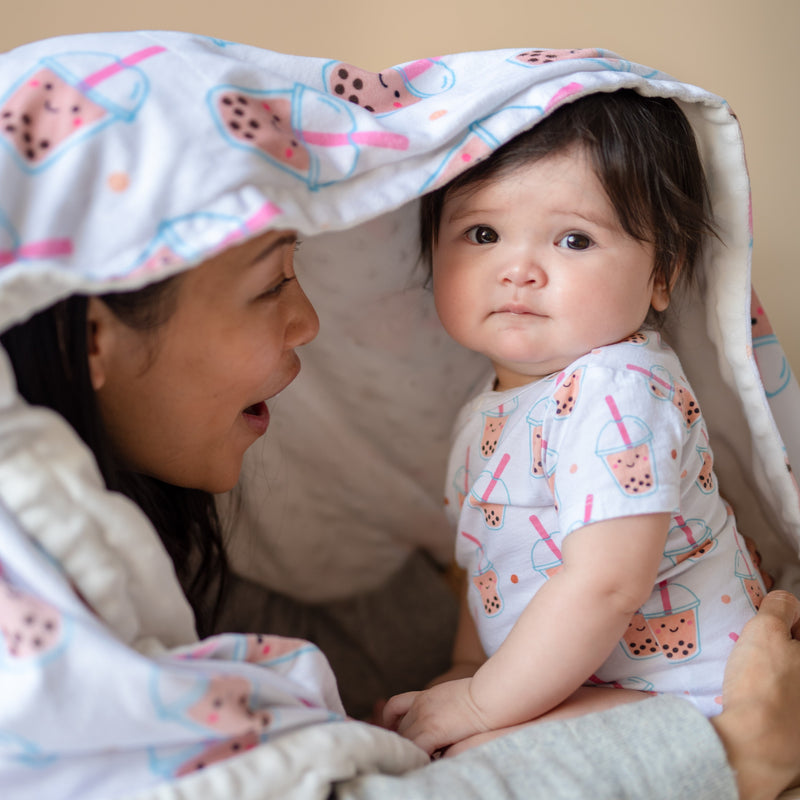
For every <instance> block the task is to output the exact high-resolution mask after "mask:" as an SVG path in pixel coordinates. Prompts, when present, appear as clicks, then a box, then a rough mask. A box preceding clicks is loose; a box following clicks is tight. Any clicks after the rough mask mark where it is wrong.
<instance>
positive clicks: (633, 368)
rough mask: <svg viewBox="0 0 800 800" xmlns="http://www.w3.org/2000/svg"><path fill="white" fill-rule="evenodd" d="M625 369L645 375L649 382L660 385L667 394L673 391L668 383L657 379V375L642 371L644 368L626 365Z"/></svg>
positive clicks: (645, 370)
mask: <svg viewBox="0 0 800 800" xmlns="http://www.w3.org/2000/svg"><path fill="white" fill-rule="evenodd" d="M625 367H626V368H627V369H630V370H633V371H634V372H641V373H642V375H647V377H648V378H650V380H652V381H655V383H658V384H660V385H661V386H663V387H664V388H665V389H666V390H667V391H669V392H671V391H672V389H673V387H672V386H671V385H670V384H669V383H667V382H666V381H665V380H664V379H663V378H659V377H658V376H657V375H654V374H653V373H652V372H651V371H650V370H649V369H644V367H638V366H637V365H636V364H626V365H625Z"/></svg>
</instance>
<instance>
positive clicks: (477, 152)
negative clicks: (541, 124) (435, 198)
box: [420, 106, 544, 192]
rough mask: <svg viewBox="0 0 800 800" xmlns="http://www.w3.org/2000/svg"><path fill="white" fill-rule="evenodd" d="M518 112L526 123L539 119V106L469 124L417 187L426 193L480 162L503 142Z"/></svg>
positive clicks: (515, 108)
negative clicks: (456, 142)
mask: <svg viewBox="0 0 800 800" xmlns="http://www.w3.org/2000/svg"><path fill="white" fill-rule="evenodd" d="M520 113H524V114H526V115H527V118H528V119H529V124H531V123H533V122H534V121H535V120H536V119H538V117H540V116H542V114H543V113H544V110H543V109H542V107H541V106H510V107H508V108H504V109H502V110H501V111H498V112H496V113H495V114H491V115H489V116H488V117H484V118H483V119H480V120H477V121H476V122H473V123H472V124H471V125H470V126H469V129H468V131H467V133H466V135H465V136H464V137H463V138H462V139H461V140H460V141H459V142H458V144H456V145H455V146H454V147H453V148H452V149H451V150H450V151H449V152H448V153H447V155H446V156H445V157H444V159H443V161H442V162H441V164H440V165H439V166H438V167H437V169H436V170H434V172H433V174H432V175H431V176H430V177H429V178H428V179H427V180H426V181H425V183H423V185H422V186H421V187H420V192H427V191H430V190H431V189H436V188H438V187H439V186H444V184H446V183H448V182H449V181H451V180H452V179H453V178H455V177H456V175H459V174H460V173H461V172H463V171H464V170H465V169H467V168H468V167H471V166H473V165H474V164H477V163H478V162H479V161H483V160H484V159H485V158H486V157H487V156H488V155H489V154H490V153H491V152H492V151H493V150H495V149H496V148H497V147H499V146H500V144H501V143H502V142H503V141H504V138H505V135H506V134H507V133H508V132H509V131H511V130H512V129H513V128H514V127H516V126H515V124H514V120H515V119H516V118H517V116H518V115H519V114H520Z"/></svg>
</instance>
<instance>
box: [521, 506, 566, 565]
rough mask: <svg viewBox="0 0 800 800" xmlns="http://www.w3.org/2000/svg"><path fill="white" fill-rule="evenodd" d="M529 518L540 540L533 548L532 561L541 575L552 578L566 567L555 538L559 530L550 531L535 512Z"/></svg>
mask: <svg viewBox="0 0 800 800" xmlns="http://www.w3.org/2000/svg"><path fill="white" fill-rule="evenodd" d="M529 519H530V522H531V525H533V527H534V530H535V531H536V533H537V534H538V536H539V540H538V541H537V542H536V543H535V544H534V545H533V547H532V548H531V563H532V565H533V568H534V569H535V570H536V572H538V573H539V574H540V575H542V576H543V577H545V578H548V579H549V578H552V577H553V575H555V574H556V573H557V572H560V571H561V570H562V569H563V568H564V559H563V556H562V555H561V550H560V548H559V547H558V545H557V544H556V542H555V539H554V538H553V537H554V536H557V535H558V531H553V533H549V532H548V531H547V529H546V528H545V527H544V525H542V522H541V520H540V519H539V517H537V516H536V515H535V514H533V515H531V516H530V517H529Z"/></svg>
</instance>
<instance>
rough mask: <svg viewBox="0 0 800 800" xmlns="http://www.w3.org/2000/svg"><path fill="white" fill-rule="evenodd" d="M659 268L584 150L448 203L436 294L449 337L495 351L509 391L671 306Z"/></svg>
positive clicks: (437, 252)
mask: <svg viewBox="0 0 800 800" xmlns="http://www.w3.org/2000/svg"><path fill="white" fill-rule="evenodd" d="M653 261H654V252H653V247H652V245H650V244H648V243H644V242H640V241H637V240H636V239H633V238H632V237H631V236H629V235H628V234H627V233H625V231H624V230H623V228H622V226H621V225H620V223H619V220H618V218H617V214H616V212H615V210H614V207H613V206H612V204H611V202H610V200H609V199H608V196H607V195H606V193H605V190H604V189H603V186H602V184H601V183H600V181H599V180H598V178H597V176H596V174H595V172H594V169H593V168H592V166H591V164H590V162H589V160H588V158H587V157H586V155H585V154H584V152H583V150H582V149H579V148H572V149H569V150H566V151H563V152H558V153H554V154H553V155H549V156H546V157H545V158H542V159H540V160H538V161H535V162H533V163H532V164H528V165H525V166H522V167H519V168H517V169H516V170H513V171H511V172H509V173H507V174H506V175H503V176H502V177H499V178H497V179H494V180H490V181H487V182H485V183H483V184H480V185H478V187H477V189H476V187H475V186H471V187H469V190H468V191H464V192H461V193H454V194H453V195H451V196H450V197H448V198H447V200H446V201H445V204H444V207H443V209H442V217H441V224H440V231H439V237H438V241H437V243H436V246H435V248H434V251H433V289H434V298H435V300H436V308H437V311H438V313H439V316H440V318H441V320H442V323H443V325H444V327H445V329H446V330H447V331H448V333H449V334H450V335H451V336H452V337H453V338H454V339H455V340H456V341H458V342H460V343H461V344H462V345H464V346H465V347H468V348H470V349H472V350H475V351H477V352H480V353H484V354H485V355H487V356H489V358H491V360H492V362H493V363H494V365H495V369H496V371H497V375H498V379H499V383H498V388H500V389H506V388H510V387H512V386H520V385H523V384H525V383H529V382H531V381H533V380H536V379H538V378H540V377H543V376H545V375H549V374H551V373H553V372H557V371H559V370H561V369H564V368H565V367H566V366H567V365H569V364H570V363H571V362H573V361H574V360H575V359H576V358H578V357H580V356H582V355H584V354H585V353H588V352H589V351H591V350H592V349H594V348H596V347H601V346H603V345H606V344H611V343H613V342H618V341H620V340H621V339H624V338H625V337H626V336H629V335H630V334H632V333H634V332H635V331H636V330H637V329H638V328H639V327H640V326H641V324H642V323H643V322H644V319H645V317H646V316H647V313H648V311H649V309H650V307H651V306H652V307H653V308H655V309H656V310H664V309H665V308H666V307H667V302H668V299H667V294H666V291H665V287H664V286H663V285H661V284H660V283H654V281H653V279H652V277H651V275H652V270H653Z"/></svg>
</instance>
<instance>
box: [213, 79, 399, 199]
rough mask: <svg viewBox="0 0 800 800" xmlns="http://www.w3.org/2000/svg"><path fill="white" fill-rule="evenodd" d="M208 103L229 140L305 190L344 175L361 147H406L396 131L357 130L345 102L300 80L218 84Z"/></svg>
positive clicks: (354, 162) (363, 148)
mask: <svg viewBox="0 0 800 800" xmlns="http://www.w3.org/2000/svg"><path fill="white" fill-rule="evenodd" d="M208 104H209V107H210V109H211V113H212V115H213V117H214V119H215V121H216V123H217V127H218V128H219V131H220V133H221V134H222V135H223V136H224V137H225V138H226V139H227V140H228V141H229V142H230V143H231V144H233V145H235V146H237V147H241V148H244V149H245V150H249V151H251V152H253V153H255V154H258V155H259V156H260V157H262V158H264V159H266V160H267V161H268V162H269V163H271V164H272V165H274V166H276V167H278V168H279V169H281V170H283V171H285V172H288V173H289V174H291V175H294V176H295V177H297V178H299V179H300V180H302V181H304V182H305V183H307V184H308V186H309V188H311V189H319V188H321V187H323V186H329V185H330V184H332V183H336V182H337V181H340V180H343V179H344V178H347V177H348V176H349V175H351V174H352V173H353V171H354V170H355V168H356V164H357V163H358V161H359V158H360V156H361V155H362V153H363V151H364V150H365V149H367V148H370V149H375V148H377V149H387V150H406V149H407V148H408V138H407V137H406V136H404V135H402V134H398V133H392V132H390V131H384V130H359V129H358V127H357V124H356V120H355V117H354V115H353V112H352V111H351V110H350V107H349V106H350V104H349V103H347V102H343V101H341V100H337V99H334V98H333V97H331V96H330V95H328V94H322V93H320V92H316V91H314V90H312V89H309V88H308V87H306V86H303V85H302V84H295V86H294V87H293V88H292V89H279V90H275V91H262V90H254V89H245V88H242V87H237V86H218V87H216V88H214V89H212V90H211V91H210V92H209V94H208Z"/></svg>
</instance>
